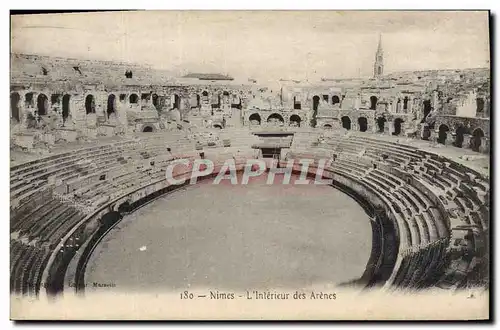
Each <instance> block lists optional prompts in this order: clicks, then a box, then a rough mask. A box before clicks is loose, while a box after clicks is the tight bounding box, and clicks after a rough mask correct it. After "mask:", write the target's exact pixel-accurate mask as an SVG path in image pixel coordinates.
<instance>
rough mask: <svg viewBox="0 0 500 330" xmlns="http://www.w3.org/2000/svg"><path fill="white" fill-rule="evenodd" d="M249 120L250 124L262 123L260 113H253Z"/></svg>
mask: <svg viewBox="0 0 500 330" xmlns="http://www.w3.org/2000/svg"><path fill="white" fill-rule="evenodd" d="M248 122H249V123H250V126H253V125H260V124H261V119H260V115H259V114H258V113H253V114H251V115H250V117H248Z"/></svg>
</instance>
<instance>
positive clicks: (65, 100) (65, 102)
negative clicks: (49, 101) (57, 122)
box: [62, 94, 71, 122]
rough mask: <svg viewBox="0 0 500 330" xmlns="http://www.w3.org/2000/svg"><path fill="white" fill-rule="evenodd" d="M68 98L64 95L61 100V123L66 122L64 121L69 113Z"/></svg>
mask: <svg viewBox="0 0 500 330" xmlns="http://www.w3.org/2000/svg"><path fill="white" fill-rule="evenodd" d="M70 98H71V97H70V96H69V95H68V94H66V95H64V96H63V99H62V117H63V122H64V121H66V119H68V116H69V111H70V108H69V107H70V105H69V101H70Z"/></svg>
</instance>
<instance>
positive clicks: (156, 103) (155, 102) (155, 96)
mask: <svg viewBox="0 0 500 330" xmlns="http://www.w3.org/2000/svg"><path fill="white" fill-rule="evenodd" d="M151 101H152V102H153V106H154V107H155V108H156V110H158V106H159V105H160V101H159V99H158V94H153V95H151Z"/></svg>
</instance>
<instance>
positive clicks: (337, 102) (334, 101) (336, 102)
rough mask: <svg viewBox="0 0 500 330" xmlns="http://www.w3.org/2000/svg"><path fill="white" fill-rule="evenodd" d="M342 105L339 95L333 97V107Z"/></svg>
mask: <svg viewBox="0 0 500 330" xmlns="http://www.w3.org/2000/svg"><path fill="white" fill-rule="evenodd" d="M339 103H340V99H339V97H338V96H337V95H333V96H332V105H335V104H339Z"/></svg>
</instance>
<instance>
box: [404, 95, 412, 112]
mask: <svg viewBox="0 0 500 330" xmlns="http://www.w3.org/2000/svg"><path fill="white" fill-rule="evenodd" d="M412 111H413V97H409V98H408V108H407V109H406V113H412Z"/></svg>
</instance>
